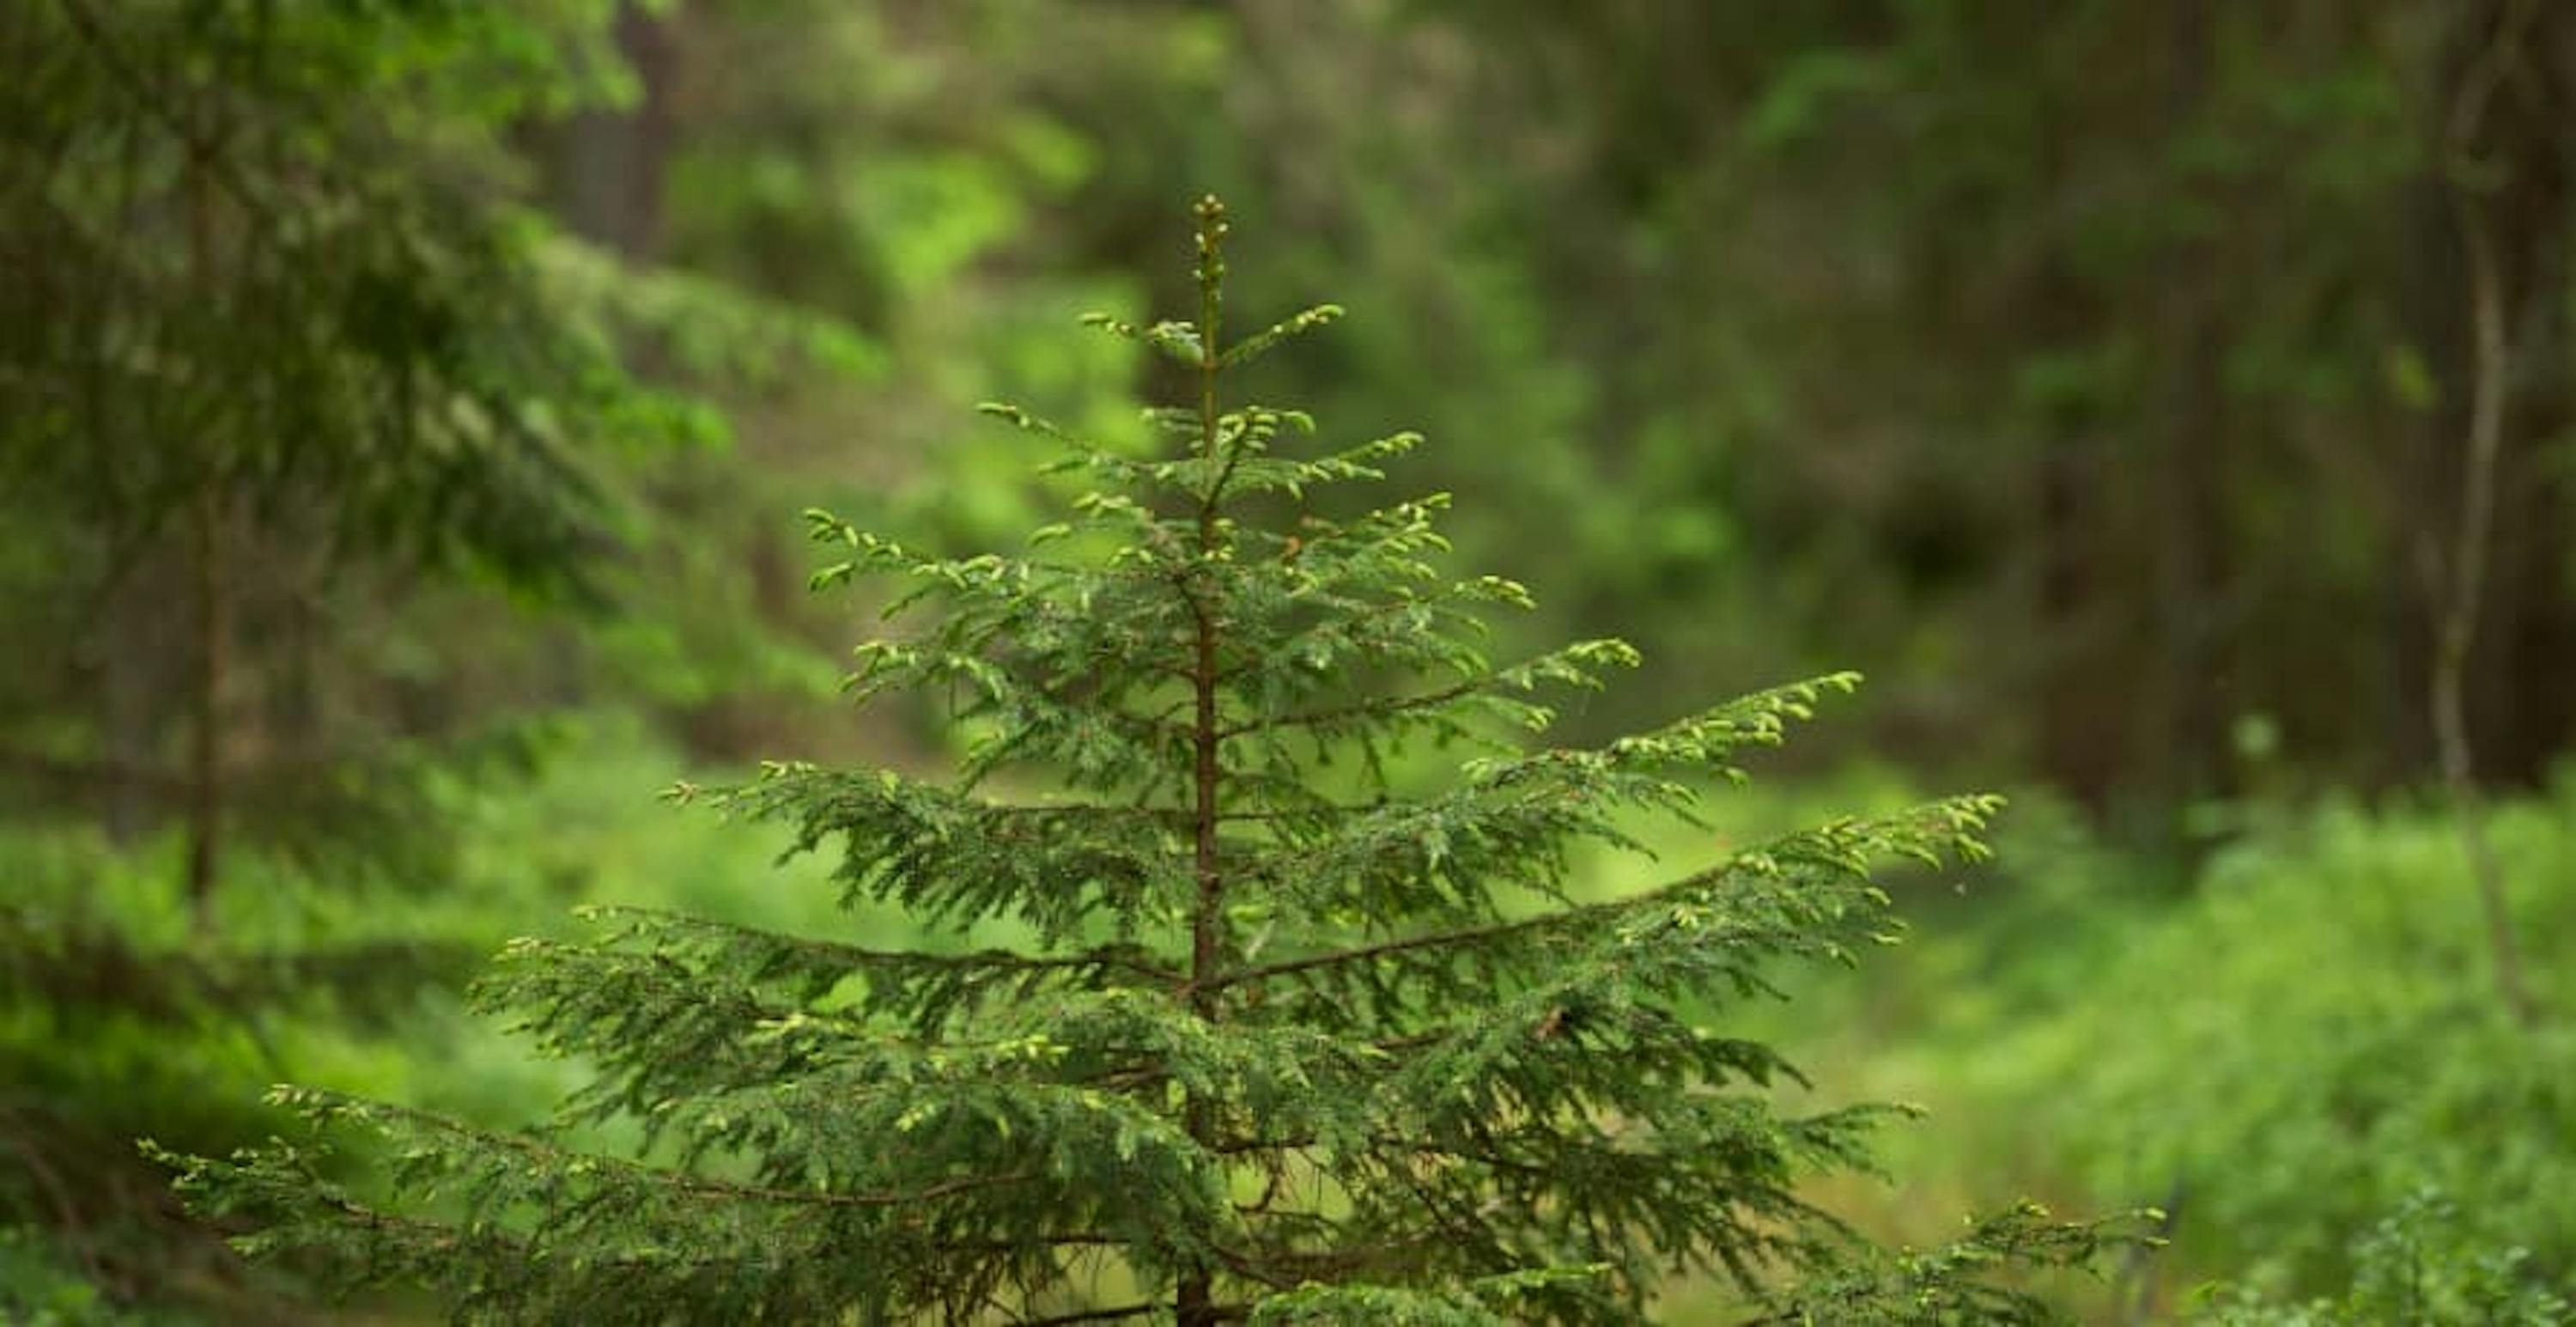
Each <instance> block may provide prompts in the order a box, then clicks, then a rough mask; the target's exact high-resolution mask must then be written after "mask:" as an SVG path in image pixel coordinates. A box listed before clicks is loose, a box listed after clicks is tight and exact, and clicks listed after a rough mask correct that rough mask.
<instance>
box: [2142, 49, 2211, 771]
mask: <svg viewBox="0 0 2576 1327" xmlns="http://www.w3.org/2000/svg"><path fill="white" fill-rule="evenodd" d="M2169 15H2170V21H2171V24H2172V26H2171V30H2170V36H2171V43H2172V63H2171V69H2170V74H2169V79H2168V83H2167V88H2166V93H2167V103H2166V108H2165V128H2166V133H2167V138H2168V141H2169V142H2172V143H2179V142H2182V141H2184V140H2185V139H2187V138H2188V137H2189V136H2190V134H2191V133H2192V132H2193V125H2194V122H2195V121H2196V120H2197V119H2198V118H2199V116H2200V114H2201V110H2202V106H2203V104H2204V103H2205V101H2206V100H2207V95H2208V83H2209V65H2210V59H2211V47H2212V44H2213V41H2212V33H2211V29H2210V25H2211V21H2212V19H2211V15H2210V13H2209V12H2208V9H2207V7H2206V6H2205V4H2204V3H2203V0H2174V4H2173V7H2172V9H2171V10H2170V11H2169ZM2180 183H2181V185H2182V187H2184V188H2189V187H2190V181H2188V180H2184V181H2181V182H2180ZM2214 248H2215V246H2214V245H2213V244H2212V243H2211V242H2210V241H2209V240H2207V239H2203V238H2198V237H2193V238H2187V239H2182V240H2180V241H2178V242H2177V243H2175V244H2174V245H2173V246H2172V248H2171V250H2170V251H2169V258H2168V267H2169V274H2168V277H2167V281H2166V284H2165V291H2164V295H2163V298H2162V308H2161V310H2160V317H2159V318H2158V324H2159V337H2158V339H2159V340H2160V341H2161V342H2162V345H2161V346H2160V347H2159V358H2160V359H2161V360H2162V361H2163V363H2162V373H2163V377H2164V401H2163V405H2164V409H2163V411H2162V415H2163V418H2162V421H2161V427H2162V432H2163V434H2164V438H2163V446H2162V447H2161V448H2160V449H2159V451H2160V453H2161V454H2160V455H2159V456H2158V457H2157V464H2156V485H2157V490H2158V493H2157V501H2156V512H2155V519H2156V522H2157V524H2158V526H2159V527H2160V528H2159V529H2158V531H2157V535H2158V537H2157V539H2156V550H2155V553H2156V556H2155V566H2156V570H2157V577H2156V579H2157V587H2156V588H2157V596H2156V599H2157V606H2156V612H2155V621H2156V632H2155V634H2156V637H2157V639H2158V642H2159V644H2160V646H2161V649H2160V650H2159V652H2158V654H2159V658H2158V663H2159V664H2160V665H2161V668H2160V671H2161V673H2162V674H2163V676H2162V677H2161V678H2160V679H2159V685H2158V686H2157V687H2156V688H2155V695H2156V702H2157V703H2156V708H2157V710H2158V711H2159V713H2158V714H2157V716H2156V717H2157V719H2158V722H2157V724H2156V731H2155V733H2154V735H2153V738H2152V739H2151V742H2152V744H2151V745H2150V746H2149V748H2148V749H2149V751H2151V752H2152V753H2154V756H2155V758H2156V763H2155V775H2156V778H2157V782H2158V784H2159V785H2160V786H2159V787H2158V793H2159V795H2160V797H2159V800H2160V801H2161V802H2162V803H2163V804H2164V805H2165V806H2166V807H2168V808H2178V807H2180V806H2183V805H2186V804H2188V803H2190V802H2192V801H2194V800H2197V799H2200V798H2203V797H2207V796H2209V795H2211V794H2213V793H2215V792H2217V791H2219V790H2220V784H2221V780H2222V777H2223V773H2224V769H2225V762H2224V761H2223V760H2222V759H2221V758H2220V740H2219V739H2220V732H2221V729H2222V727H2223V720H2224V713H2223V711H2224V703H2225V695H2224V692H2225V688H2226V686H2227V679H2226V677H2225V676H2224V669H2223V667H2222V660H2223V639H2222V636H2223V623H2222V621H2221V619H2222V616H2223V609H2222V606H2221V604H2220V599H2221V597H2222V594H2223V586H2222V584H2221V580H2222V559H2221V550H2222V548H2223V547H2224V544H2225V530H2224V528H2223V526H2224V520H2223V514H2222V511H2221V504H2220V502H2219V500H2218V495H2219V493H2220V492H2221V491H2223V489H2224V487H2225V485H2224V482H2223V475H2222V471H2223V469H2224V465H2225V456H2226V452H2225V448H2224V447H2223V446H2222V445H2221V435H2222V431H2223V429H2224V419H2223V411H2224V393H2222V392H2221V391H2220V388H2219V356H2220V354H2221V351H2222V342H2221V338H2222V337H2223V336H2224V334H2225V329H2224V327H2223V326H2222V325H2221V323H2220V320H2219V319H2218V318H2217V317H2216V316H2215V308H2214V303H2213V301H2212V299H2211V293H2210V290H2209V288H2208V285H2207V282H2208V281H2209V280H2210V279H2211V275H2210V274H2211V270H2212V268H2213V267H2214V266H2215V261H2216V259H2217V258H2218V257H2219V255H2218V254H2217V253H2216V252H2215V251H2214Z"/></svg>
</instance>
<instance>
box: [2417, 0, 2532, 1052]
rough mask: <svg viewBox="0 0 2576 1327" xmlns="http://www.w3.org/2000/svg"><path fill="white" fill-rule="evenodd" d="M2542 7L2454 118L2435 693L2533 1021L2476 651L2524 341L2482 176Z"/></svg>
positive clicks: (2497, 22)
mask: <svg viewBox="0 0 2576 1327" xmlns="http://www.w3.org/2000/svg"><path fill="white" fill-rule="evenodd" d="M2533 17H2534V10H2533V6H2532V5H2530V4H2528V3H2519V2H2517V0H2507V3H2506V4H2505V5H2504V6H2502V9H2501V12H2499V13H2497V14H2496V15H2494V17H2493V18H2492V20H2491V21H2492V23H2493V27H2494V32H2493V36H2492V37H2491V39H2490V40H2489V42H2488V44H2487V46H2486V49H2485V50H2484V52H2483V53H2482V54H2481V55H2480V57H2479V58H2478V59H2477V60H2476V61H2475V62H2473V63H2472V64H2471V66H2470V67H2469V69H2468V71H2467V73H2466V75H2465V76H2464V78H2463V79H2462V81H2461V84H2460V87H2459V89H2458V92H2457V94H2456V96H2455V98H2454V100H2453V102H2452V104H2451V115H2450V123H2449V124H2448V126H2447V130H2448V136H2447V139H2446V146H2447V147H2448V149H2449V153H2450V160H2449V161H2448V162H2447V163H2446V165H2447V167H2448V169H2449V170H2450V172H2451V174H2452V181H2451V182H2452V191H2453V198H2454V199H2455V201H2456V204H2457V208H2458V218H2459V227H2460V238H2461V243H2462V245H2463V247H2464V251H2465V255H2466V257H2467V260H2468V278H2469V292H2468V293H2469V328H2470V365H2471V372H2470V390H2469V421H2468V437H2467V439H2466V446H2465V449H2464V454H2463V456H2462V457H2461V462H2460V463H2461V467H2462V473H2461V484H2460V511H2459V518H2458V524H2457V526H2456V528H2455V529H2454V530H2453V532H2452V541H2451V547H2450V549H2449V550H2448V552H2447V556H2445V557H2443V558H2442V559H2441V562H2440V565H2439V567H2438V569H2437V574H2436V575H2435V576H2433V577H2432V579H2433V582H2434V592H2435V595H2436V613H2437V618H2438V635H2437V636H2436V638H2435V641H2434V648H2433V666H2432V675H2431V679H2430V688H2429V689H2430V695H2429V697H2428V699H2429V701H2430V704H2431V708H2432V711H2433V730H2434V740H2435V744H2436V746H2437V748H2438V750H2439V753H2440V757H2441V763H2442V782H2443V784H2444V786H2445V787H2446V788H2447V789H2448V791H2449V794H2450V798H2451V806H2452V813H2453V816H2454V818H2455V820H2456V821H2457V823H2458V826H2459V834H2460V845H2461V848H2462V850H2463V852H2464V854H2465V855H2466V856H2467V858H2468V861H2469V869H2470V873H2471V875H2472V876H2473V877H2474V879H2475V880H2476V884H2477V891H2478V902H2479V905H2480V907H2481V909H2482V911H2483V912H2484V913H2485V919H2486V930H2487V945H2488V949H2489V953H2490V957H2491V960H2492V962H2493V965H2494V968H2495V982H2496V992H2497V996H2498V998H2499V999H2500V1000H2501V1001H2502V1002H2503V1004H2504V1006H2505V1008H2506V1009H2507V1010H2508V1011H2509V1012H2511V1013H2512V1015H2513V1016H2514V1018H2515V1019H2516V1020H2517V1021H2519V1022H2521V1023H2522V1024H2524V1025H2525V1026H2529V1025H2531V1024H2533V1023H2536V1022H2537V1021H2538V1020H2539V1013H2540V1010H2539V1004H2538V1002H2537V1001H2536V1000H2534V999H2533V997H2532V993H2531V988H2530V985H2529V983H2528V982H2527V980H2526V979H2525V978H2524V975H2523V967H2522V952H2521V947H2520V944H2519V942H2518V940H2517V938H2516V936H2515V933H2514V926H2513V913H2512V908H2511V900H2510V898H2509V896H2508V892H2507V890H2506V887H2505V879H2504V868H2503V864H2502V863H2501V862H2499V861H2498V860H2497V858H2496V855H2495V849H2494V847H2493V845H2492V844H2490V843H2489V842H2488V841H2487V835H2486V814H2485V813H2486V807H2485V803H2484V799H2483V798H2482V797H2481V796H2480V794H2479V791H2478V784H2477V762H2476V753H2475V751H2474V750H2473V749H2472V746H2471V737H2470V733H2469V720H2468V712H2467V709H2468V707H2467V703H2466V691H2467V685H2468V662H2469V651H2470V648H2471V646H2472V645H2473V644H2474V643H2475V642H2476V640H2477V631H2478V610H2479V607H2480V601H2481V599H2482V598H2483V596H2484V594H2485V591H2486V574H2487V558H2488V552H2489V547H2488V546H2489V543H2490V541H2491V540H2492V538H2493V535H2494V524H2495V505H2496V466H2497V458H2498V456H2499V454H2500V453H2501V452H2502V451H2503V448H2504V428H2505V410H2506V406H2507V401H2506V393H2507V392H2508V391H2509V390H2510V389H2511V385H2512V374H2511V369H2512V353H2513V352H2512V345H2511V342H2510V340H2509V335H2508V330H2507V318H2508V316H2509V310H2508V307H2507V301H2508V295H2507V291H2506V286H2505V278H2504V272H2503V268H2502V259H2501V258H2500V257H2499V255H2498V253H2497V245H2496V235H2495V231H2494V229H2493V228H2492V225H2491V218H2490V216H2489V209H2490V205H2491V201H2492V200H2490V199H2485V198H2481V197H2480V196H2479V194H2480V193H2481V192H2493V188H2492V185H2490V186H2489V187H2488V188H2487V189H2486V190H2481V189H2480V188H2479V187H2478V181H2480V180H2481V179H2482V178H2484V177H2486V176H2487V175H2488V174H2489V173H2490V172H2491V170H2492V164H2491V163H2489V162H2487V161H2485V160H2483V159H2482V158H2481V157H2480V155H2479V153H2480V149H2481V146H2482V139H2483V134H2482V130H2483V128H2484V127H2485V125H2486V123H2487V120H2488V115H2489V112H2490V111H2491V110H2492V109H2493V101H2494V99H2495V97H2496V95H2497V93H2498V92H2499V91H2500V90H2501V89H2502V88H2503V87H2504V85H2505V83H2506V81H2507V79H2508V78H2509V77H2510V76H2511V73H2512V71H2514V70H2516V69H2518V68H2519V67H2520V65H2521V63H2522V51H2521V49H2520V47H2521V43H2522V42H2523V40H2524V38H2525V37H2526V35H2527V31H2526V30H2527V28H2528V27H2529V25H2530V22H2531V20H2532V19H2533ZM2509 169H2510V167H2509V166H2508V170H2509Z"/></svg>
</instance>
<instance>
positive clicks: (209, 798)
mask: <svg viewBox="0 0 2576 1327" xmlns="http://www.w3.org/2000/svg"><path fill="white" fill-rule="evenodd" d="M223 520H224V511H223V499H222V496H221V493H220V490H219V489H218V488H217V487H216V486H215V485H214V483H213V482H211V481H209V482H208V484H207V486H206V488H205V491H204V492H203V493H202V494H200V495H199V498H198V502H197V510H196V512H195V526H196V529H195V534H196V548H195V554H196V556H195V559H194V561H195V563H196V578H195V582H194V585H195V591H196V595H195V597H196V601H197V602H196V610H197V611H196V628H197V651H196V655H197V657H196V664H197V673H196V678H195V683H196V685H195V688H194V695H193V697H192V699H193V701H194V711H195V712H194V714H193V715H192V716H191V721H190V725H189V759H188V907H189V913H190V916H191V918H192V920H193V921H194V924H195V927H196V931H197V934H198V935H199V936H201V937H202V936H209V935H212V934H213V933H214V927H215V919H214V902H215V884H216V879H217V877H218V875H219V874H220V873H221V870H222V852H223V824H224V784H223V775H224V771H223V721H224V714H223V692H224V670H225V667H226V664H227V662H228V655H229V654H230V646H231V640H230V635H231V622H230V620H229V614H228V612H227V609H228V607H229V606H228V605H227V604H226V603H225V601H224V553H225V549H224V529H223Z"/></svg>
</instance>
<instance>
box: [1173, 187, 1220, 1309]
mask: <svg viewBox="0 0 2576 1327" xmlns="http://www.w3.org/2000/svg"><path fill="white" fill-rule="evenodd" d="M1222 217H1223V213H1222V212H1221V211H1220V210H1219V209H1217V208H1216V207H1215V206H1214V203H1213V200H1211V201H1209V202H1204V203H1202V204H1200V208H1199V227H1200V229H1199V329H1198V330H1199V363H1198V378H1199V454H1200V456H1201V457H1202V458H1204V459H1205V460H1206V461H1207V462H1208V464H1209V469H1210V474H1211V477H1210V479H1209V481H1208V492H1207V495H1206V497H1205V498H1204V499H1203V500H1202V501H1201V502H1200V503H1199V528H1198V551H1199V556H1200V559H1201V560H1202V562H1204V561H1205V560H1207V558H1208V557H1209V556H1210V555H1211V554H1213V553H1214V552H1215V551H1216V533H1217V532H1216V506H1217V500H1218V498H1219V497H1220V494H1219V493H1218V492H1217V483H1218V481H1217V480H1216V479H1215V478H1214V471H1215V462H1216V454H1217V405H1216V374H1217V314H1218V307H1217V282H1218V280H1219V278H1220V277H1221V276H1222V274H1223V272H1224V267H1223V265H1222V263H1221V261H1220V259H1219V256H1218V254H1219V248H1218V246H1219V244H1220V243H1221V242H1222V240H1223V236H1224V221H1223V219H1222ZM1191 594H1192V604H1191V615H1192V617H1193V619H1194V621H1195V631H1194V633H1193V634H1194V639H1193V641H1192V657H1191V663H1190V687H1191V690H1192V692H1193V693H1194V700H1195V705H1194V717H1193V719H1192V723H1191V741H1192V746H1193V752H1194V759H1193V761H1192V764H1193V779H1192V782H1193V784H1194V785H1195V797H1194V799H1193V804H1192V814H1191V817H1190V819H1191V824H1192V826H1193V829H1194V830H1195V833H1196V849H1195V854H1194V861H1195V865H1196V868H1197V876H1198V906H1197V907H1196V908H1195V909H1194V910H1193V911H1192V913H1191V917H1190V1004H1191V1007H1192V1008H1193V1009H1194V1010H1195V1011H1196V1012H1197V1014H1198V1016H1199V1017H1201V1018H1203V1019H1207V1020H1208V1021H1210V1022H1214V1021H1215V1020H1216V1018H1217V992H1216V989H1215V986H1214V983H1215V981H1216V980H1217V978H1218V977H1219V976H1220V975H1222V973H1221V969H1222V967H1223V964H1224V962H1225V949H1224V931H1223V928H1224V922H1225V913H1224V908H1225V873H1224V868H1223V866H1222V864H1221V863H1220V862H1219V861H1218V858H1217V838H1216V830H1217V783H1218V778H1219V770H1218V766H1217V714H1216V680H1217V679H1216V619H1215V615H1214V614H1215V610H1214V606H1213V605H1211V604H1210V603H1209V602H1208V600H1207V599H1206V598H1205V596H1204V595H1203V594H1202V593H1201V592H1200V591H1198V590H1196V589H1193V590H1192V591H1191ZM1209 1105H1210V1103H1208V1102H1206V1101H1203V1100H1198V1099H1193V1100H1191V1101H1190V1103H1189V1106H1188V1110H1187V1112H1186V1119H1185V1121H1184V1124H1185V1126H1186V1127H1187V1128H1188V1130H1189V1134H1190V1137H1191V1138H1192V1139H1194V1140H1196V1141H1197V1142H1198V1143H1199V1144H1200V1145H1202V1146H1205V1145H1207V1144H1208V1143H1210V1142H1212V1141H1213V1140H1214V1138H1215V1136H1216V1135H1215V1130H1216V1120H1215V1117H1214V1114H1213V1112H1212V1111H1211V1110H1210V1109H1209ZM1172 1308H1173V1311H1174V1314H1175V1316H1176V1317H1177V1318H1178V1319H1179V1327H1213V1324H1215V1323H1216V1321H1217V1311H1216V1297H1215V1277H1214V1276H1213V1275H1212V1274H1210V1273H1209V1272H1207V1271H1205V1270H1203V1269H1202V1270H1193V1271H1190V1272H1187V1273H1185V1274H1183V1276H1182V1277H1181V1281H1180V1286H1179V1288H1178V1291H1177V1293H1176V1294H1175V1295H1174V1297H1173V1302H1172Z"/></svg>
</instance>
